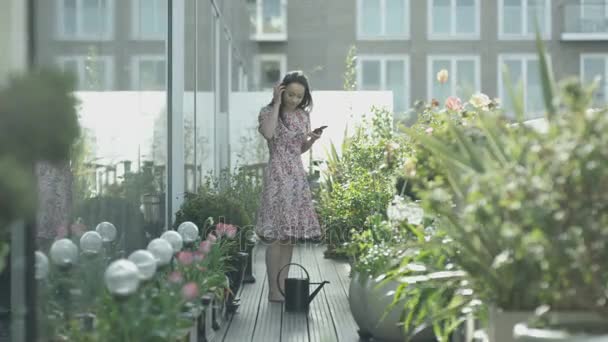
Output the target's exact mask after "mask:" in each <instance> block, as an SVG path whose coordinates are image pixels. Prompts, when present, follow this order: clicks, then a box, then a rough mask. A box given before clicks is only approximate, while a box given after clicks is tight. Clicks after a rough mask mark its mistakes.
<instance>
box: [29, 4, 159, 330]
mask: <svg viewBox="0 0 608 342" xmlns="http://www.w3.org/2000/svg"><path fill="white" fill-rule="evenodd" d="M168 3H169V1H168V0H52V1H50V0H36V1H34V11H33V13H35V18H34V24H35V25H34V26H35V32H34V38H35V55H34V58H35V63H36V65H37V66H49V67H56V68H59V69H61V70H64V71H65V72H66V73H69V74H70V75H72V76H73V77H74V79H75V80H76V84H77V85H76V93H75V96H76V97H77V99H78V101H79V104H78V108H77V112H78V117H79V123H80V126H81V136H80V138H79V140H78V141H77V143H76V144H75V145H74V146H73V151H72V154H71V158H70V160H69V161H66V162H64V163H59V164H51V163H46V162H41V163H39V164H38V165H37V173H38V179H39V189H38V190H39V209H38V217H37V240H38V249H39V250H40V251H41V252H43V253H45V254H46V255H49V249H50V247H51V245H52V244H53V243H54V242H56V241H58V240H60V239H62V238H66V239H68V240H70V241H72V242H73V243H74V245H76V246H77V247H78V252H79V253H78V254H77V256H78V259H79V260H78V262H77V264H76V265H75V266H73V267H67V266H66V267H63V266H61V265H60V264H61V261H59V262H57V260H55V262H53V258H51V257H50V255H49V259H51V262H50V264H51V265H50V269H51V271H50V272H49V275H48V279H47V280H46V281H47V284H49V287H44V286H40V287H39V289H40V291H39V295H40V298H41V299H40V300H39V303H40V310H41V312H40V315H39V317H40V319H39V322H40V326H39V336H40V337H41V338H43V340H44V338H54V337H55V336H58V335H61V334H62V333H64V332H65V330H66V329H68V327H67V324H65V323H64V322H65V321H66V320H69V318H70V317H69V316H70V315H71V314H76V313H77V314H79V315H81V314H83V313H86V312H88V310H89V309H90V305H91V303H92V302H93V301H94V300H95V298H97V297H98V296H99V294H101V293H102V292H101V291H102V290H103V288H104V282H103V272H104V269H105V265H107V263H108V262H109V261H110V260H113V259H116V258H120V257H127V256H128V255H129V254H130V253H131V252H132V251H134V250H136V249H142V248H143V249H145V248H146V246H147V244H148V241H150V240H151V239H152V238H155V237H158V236H159V235H160V233H161V232H162V230H163V229H164V228H165V204H166V203H165V202H166V201H165V197H166V196H165V193H166V190H167V165H168V161H169V159H168V153H167V146H168V141H167V113H168V107H167V91H168V79H167V67H168V63H167V53H168V49H167V46H168V39H167V31H168V24H169V19H168V18H169V17H168V13H169V12H168ZM102 222H109V223H106V224H104V223H102ZM110 224H111V225H110ZM114 229H115V233H114ZM95 230H97V231H98V232H99V233H100V235H101V236H102V240H103V241H100V246H99V247H102V248H101V249H100V250H99V251H96V250H94V248H96V247H89V248H93V249H91V250H90V251H88V250H87V247H86V242H84V241H85V240H86V239H85V240H81V239H82V237H83V236H85V234H86V233H88V232H90V231H95ZM87 236H88V237H90V236H91V235H90V234H89V235H87ZM93 240H94V239H93ZM89 252H90V253H89ZM96 252H97V253H96ZM95 255H97V257H96V256H95ZM97 263H99V264H97ZM89 267H99V269H98V270H96V271H95V272H85V270H86V269H87V268H89ZM92 273H95V274H92ZM66 274H71V275H72V277H65V275H66ZM66 279H71V280H74V279H78V280H79V281H81V280H82V281H83V284H84V283H86V284H88V285H86V286H82V287H80V286H73V287H72V286H69V284H66V283H65V282H66V281H67V280H66ZM59 290H65V291H64V292H61V291H60V292H61V293H62V295H61V296H59V297H56V298H53V299H52V300H48V299H49V298H50V297H45V296H48V295H49V294H50V293H53V292H51V291H59ZM53 305H57V306H58V307H59V308H61V309H65V310H57V308H56V307H51V306H53ZM53 310H57V311H53ZM52 312H57V313H59V312H61V314H57V315H55V314H50V313H52Z"/></svg>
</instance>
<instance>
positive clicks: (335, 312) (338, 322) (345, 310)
mask: <svg viewBox="0 0 608 342" xmlns="http://www.w3.org/2000/svg"><path fill="white" fill-rule="evenodd" d="M314 251H315V252H314V253H313V256H314V258H315V260H316V264H317V267H318V272H319V274H321V275H323V276H324V277H325V280H328V281H330V282H331V284H329V285H325V290H324V291H323V293H322V294H323V295H324V297H325V300H326V301H327V303H328V306H329V311H330V313H331V317H332V319H333V323H334V325H335V331H336V333H337V339H336V340H337V341H349V342H350V341H358V340H359V334H358V333H357V330H358V329H359V327H358V326H357V323H356V322H355V319H354V318H353V316H352V313H351V311H350V306H349V304H348V286H349V283H350V280H348V270H349V269H350V265H348V263H344V262H339V261H335V260H331V259H325V258H324V257H323V247H322V246H316V247H315V250H314ZM347 281H348V283H347Z"/></svg>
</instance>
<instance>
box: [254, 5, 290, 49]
mask: <svg viewBox="0 0 608 342" xmlns="http://www.w3.org/2000/svg"><path fill="white" fill-rule="evenodd" d="M248 1H249V3H250V5H249V7H250V11H251V23H252V29H253V30H252V33H253V38H254V39H257V40H285V39H287V0H248Z"/></svg>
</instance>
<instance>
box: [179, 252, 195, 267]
mask: <svg viewBox="0 0 608 342" xmlns="http://www.w3.org/2000/svg"><path fill="white" fill-rule="evenodd" d="M177 261H179V262H180V264H182V265H190V264H192V262H193V261H194V255H193V254H192V252H187V251H184V252H179V253H178V254H177Z"/></svg>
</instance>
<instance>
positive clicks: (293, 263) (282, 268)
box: [277, 262, 310, 297]
mask: <svg viewBox="0 0 608 342" xmlns="http://www.w3.org/2000/svg"><path fill="white" fill-rule="evenodd" d="M289 265H296V266H299V267H300V268H301V269H303V270H304V273H306V278H307V279H308V281H309V282H310V275H309V274H308V271H307V270H306V269H305V268H304V266H302V265H300V264H296V263H295V262H292V263H289V264H285V265H284V266H283V267H281V269H280V270H279V273H278V274H277V285H278V287H279V292H281V294H282V295H283V297H286V296H285V292H283V290H281V283H280V282H279V276H280V275H281V272H283V270H284V269H285V267H287V266H289Z"/></svg>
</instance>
